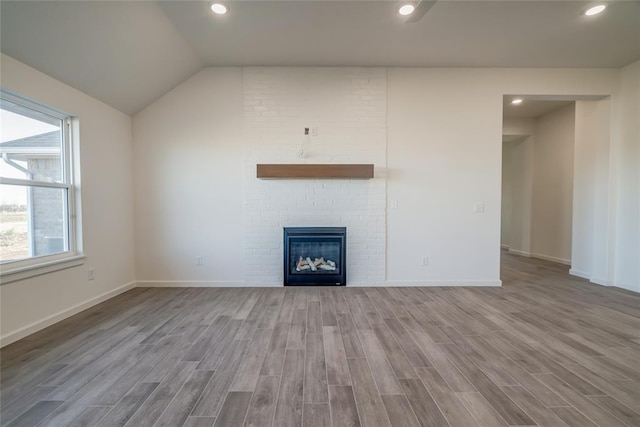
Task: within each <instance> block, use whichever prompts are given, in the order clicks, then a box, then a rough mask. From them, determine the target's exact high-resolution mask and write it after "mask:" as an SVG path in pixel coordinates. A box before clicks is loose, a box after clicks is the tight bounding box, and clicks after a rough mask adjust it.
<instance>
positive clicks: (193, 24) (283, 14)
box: [0, 0, 640, 114]
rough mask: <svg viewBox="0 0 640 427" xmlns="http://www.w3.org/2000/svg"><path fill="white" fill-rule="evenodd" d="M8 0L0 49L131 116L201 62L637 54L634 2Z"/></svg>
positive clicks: (570, 60)
mask: <svg viewBox="0 0 640 427" xmlns="http://www.w3.org/2000/svg"><path fill="white" fill-rule="evenodd" d="M228 3H230V9H231V10H230V13H229V14H228V15H226V16H217V15H213V14H212V13H211V12H210V11H209V10H208V8H207V5H208V3H207V2H202V1H176V0H174V1H163V2H160V3H156V2H151V1H139V2H138V1H135V2H134V1H107V2H103V1H69V2H63V1H42V2H39V1H16V2H14V1H6V0H3V1H2V2H0V7H1V29H0V31H1V34H0V35H1V50H2V52H4V53H6V54H8V55H9V56H12V57H14V58H16V59H18V60H20V61H22V62H25V63H26V64H28V65H31V66H33V67H35V68H37V69H39V70H41V71H43V72H45V73H47V74H49V75H51V76H52V77H54V78H57V79H58V80H61V81H63V82H65V83H67V84H69V85H70V86H73V87H76V88H77V89H79V90H82V91H84V92H86V93H88V94H89V95H92V96H94V97H96V98H98V99H100V100H103V101H104V102H106V103H108V104H110V105H112V106H114V107H115V108H118V109H120V110H122V111H124V112H126V113H129V114H133V113H135V112H137V111H139V110H140V109H142V108H144V107H145V106H146V105H148V104H149V103H151V102H153V101H154V100H155V99H156V98H158V97H159V96H161V95H162V94H164V93H166V92H167V91H168V90H169V89H171V88H172V87H174V86H176V85H177V84H179V83H180V82H182V81H183V80H184V79H186V78H187V77H189V76H190V75H192V74H193V73H195V72H196V71H198V70H199V69H200V68H202V67H203V66H240V65H309V66H311V65H317V66H331V65H348V66H374V65H375V66H432V67H444V66H460V67H472V66H473V67H604V68H618V67H621V66H624V65H627V64H629V63H631V62H634V61H635V60H637V59H640V2H638V1H624V0H619V1H613V2H609V7H608V9H607V10H606V12H605V13H604V14H602V15H600V16H596V17H592V18H587V17H585V16H584V15H583V14H582V12H583V11H584V10H585V7H586V6H587V5H588V4H589V3H588V2H583V1H559V0H555V1H544V0H537V1H526V0H511V1H506V0H505V1H483V0H472V1H456V0H440V1H439V2H437V3H436V4H435V5H434V6H433V7H432V8H431V9H430V10H429V11H428V12H427V14H426V15H425V16H424V17H423V18H422V19H421V20H420V21H419V22H417V23H413V24H408V23H405V22H404V20H403V19H401V18H400V17H399V16H398V15H397V13H396V8H397V6H398V4H399V2H397V1H380V0H378V1H362V0H352V1H339V0H338V1H335V0H321V1H314V0H306V1H270V0H259V1H242V0H236V1H230V2H228Z"/></svg>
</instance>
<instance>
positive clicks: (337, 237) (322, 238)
mask: <svg viewBox="0 0 640 427" xmlns="http://www.w3.org/2000/svg"><path fill="white" fill-rule="evenodd" d="M346 258H347V229H346V228H345V227H285V228H284V285H285V286H292V285H298V286H299V285H338V286H345V285H346V284H347V264H346Z"/></svg>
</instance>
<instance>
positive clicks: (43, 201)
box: [0, 91, 82, 283]
mask: <svg viewBox="0 0 640 427" xmlns="http://www.w3.org/2000/svg"><path fill="white" fill-rule="evenodd" d="M0 119H1V121H2V123H1V126H2V132H1V133H0V155H1V156H2V158H1V159H0V267H1V272H2V274H1V278H2V283H6V282H8V281H14V280H19V279H22V278H25V277H30V276H33V275H37V274H42V273H46V272H49V271H53V270H57V269H61V268H67V267H70V266H72V265H78V264H80V263H81V262H82V256H80V254H79V247H78V246H79V245H78V240H77V237H78V234H79V233H78V230H77V229H76V218H77V212H76V206H77V204H76V194H75V191H74V170H73V163H74V162H73V156H72V154H73V153H72V148H73V144H72V143H71V142H72V130H73V123H74V120H73V117H71V116H69V115H68V114H65V113H62V112H60V111H57V110H55V109H53V108H50V107H46V106H43V105H39V104H37V103H34V102H32V101H29V100H26V99H24V98H21V97H19V96H16V95H14V94H11V93H8V92H5V91H1V92H0ZM70 263H71V264H70Z"/></svg>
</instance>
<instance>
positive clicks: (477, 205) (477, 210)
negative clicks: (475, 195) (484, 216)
mask: <svg viewBox="0 0 640 427" xmlns="http://www.w3.org/2000/svg"><path fill="white" fill-rule="evenodd" d="M473 211H474V212H475V213H482V212H484V203H474V204H473Z"/></svg>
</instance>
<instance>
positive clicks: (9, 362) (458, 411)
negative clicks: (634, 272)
mask: <svg viewBox="0 0 640 427" xmlns="http://www.w3.org/2000/svg"><path fill="white" fill-rule="evenodd" d="M502 273H503V274H502V278H503V281H504V286H503V287H502V288H349V287H347V288H338V287H334V288H329V287H323V288H309V287H297V288H293V287H291V288H268V289H266V288H265V289H260V288H227V289H220V288H217V289H216V288H180V289H162V288H159V289H149V288H137V289H134V290H132V291H130V292H127V293H126V294H123V295H120V296H118V297H116V298H114V299H112V300H109V301H107V302H105V303H103V304H101V305H99V306H96V307H94V308H92V309H90V310H87V311H85V312H83V313H81V314H79V315H76V316H74V317H72V318H70V319H67V320H65V321H63V322H61V323H59V324H57V325H54V326H52V327H50V328H48V329H46V330H43V331H41V332H39V333H36V334H34V335H32V336H30V337H28V338H26V339H23V340H21V341H19V342H17V343H14V344H12V345H10V346H8V347H7V348H5V349H3V350H2V352H1V357H2V371H1V372H2V378H1V381H2V384H1V393H2V394H1V397H2V403H1V415H2V419H1V421H2V425H11V426H18V425H20V426H31V425H46V426H49V425H51V426H76V425H77V426H93V425H99V426H110V425H125V424H126V425H127V426H136V427H137V426H151V425H156V426H182V425H184V426H189V427H196V426H212V425H215V426H241V425H247V426H276V427H284V426H333V427H338V426H358V425H360V426H363V427H374V426H400V427H410V426H447V425H450V426H463V427H470V426H477V425H480V426H492V427H493V426H507V425H518V426H533V425H541V426H565V425H572V426H580V427H585V426H593V425H599V426H602V427H615V426H625V425H627V426H634V425H635V426H639V425H640V295H638V294H634V293H631V292H626V291H622V290H619V289H615V288H605V287H600V286H596V285H591V284H589V283H588V282H586V281H584V280H581V279H576V278H572V277H570V276H569V275H568V274H567V268H566V267H563V266H558V265H556V264H552V263H549V262H545V261H538V260H531V259H526V258H520V257H515V256H511V255H508V254H504V255H503V272H502Z"/></svg>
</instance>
